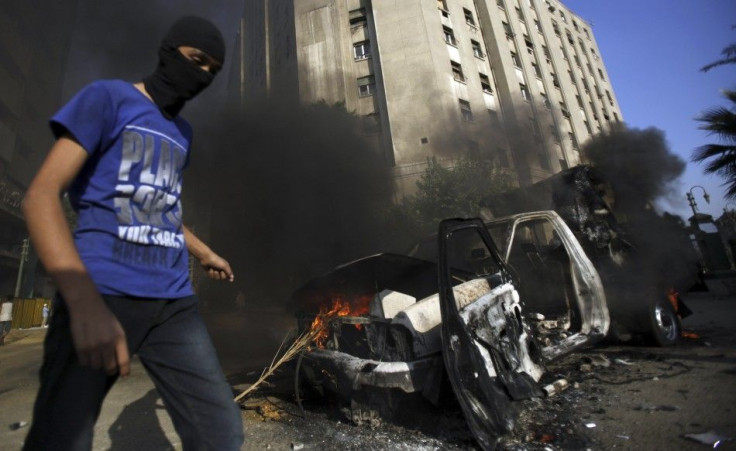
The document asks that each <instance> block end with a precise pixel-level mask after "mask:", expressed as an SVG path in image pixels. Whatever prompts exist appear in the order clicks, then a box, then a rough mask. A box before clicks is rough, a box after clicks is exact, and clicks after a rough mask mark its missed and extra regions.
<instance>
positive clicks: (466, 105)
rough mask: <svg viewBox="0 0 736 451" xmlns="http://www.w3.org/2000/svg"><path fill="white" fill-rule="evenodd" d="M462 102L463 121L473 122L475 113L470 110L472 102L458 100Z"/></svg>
mask: <svg viewBox="0 0 736 451" xmlns="http://www.w3.org/2000/svg"><path fill="white" fill-rule="evenodd" d="M458 101H459V102H460V114H462V116H463V120H466V121H472V120H473V111H472V110H471V109H470V102H468V101H467V100H463V99H458Z"/></svg>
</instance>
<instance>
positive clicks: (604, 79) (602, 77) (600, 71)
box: [598, 68, 606, 81]
mask: <svg viewBox="0 0 736 451" xmlns="http://www.w3.org/2000/svg"><path fill="white" fill-rule="evenodd" d="M598 75H599V76H600V77H601V80H603V81H606V77H604V76H603V71H602V70H601V69H600V68H599V69H598Z"/></svg>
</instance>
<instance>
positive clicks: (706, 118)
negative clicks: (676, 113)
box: [692, 43, 736, 199]
mask: <svg viewBox="0 0 736 451" xmlns="http://www.w3.org/2000/svg"><path fill="white" fill-rule="evenodd" d="M721 54H722V55H723V58H722V59H720V60H718V61H715V62H713V63H711V64H708V65H706V66H704V67H702V68H701V70H702V71H703V72H707V71H709V70H710V69H713V68H714V67H718V66H723V65H726V64H736V43H734V44H731V45H729V46H728V47H726V48H725V49H723V51H722V52H721ZM723 96H724V97H725V98H726V99H727V100H728V101H729V102H730V104H731V107H730V108H729V107H723V106H721V107H714V108H711V109H708V110H706V111H705V112H703V113H702V114H701V115H700V116H698V117H696V118H695V119H696V120H697V121H699V122H701V123H702V125H701V126H700V127H699V128H700V129H701V130H706V131H708V132H709V133H710V134H711V135H715V136H716V137H717V138H718V140H719V141H720V143H716V144H706V145H704V146H700V147H698V148H696V149H695V150H694V151H693V156H692V159H693V161H695V162H697V163H704V162H707V164H706V166H705V168H704V171H705V172H706V173H707V174H717V175H718V176H720V177H721V178H723V179H724V180H725V185H726V197H728V198H731V199H734V198H736V91H732V90H724V91H723Z"/></svg>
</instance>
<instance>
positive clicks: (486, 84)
mask: <svg viewBox="0 0 736 451" xmlns="http://www.w3.org/2000/svg"><path fill="white" fill-rule="evenodd" d="M478 76H479V77H480V86H481V88H483V92H487V93H488V94H493V89H492V88H491V80H490V79H489V78H488V75H486V74H478Z"/></svg>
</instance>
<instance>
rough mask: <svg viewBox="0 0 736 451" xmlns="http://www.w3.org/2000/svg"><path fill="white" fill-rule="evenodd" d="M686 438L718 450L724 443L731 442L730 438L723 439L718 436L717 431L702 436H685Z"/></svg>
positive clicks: (704, 433) (701, 434)
mask: <svg viewBox="0 0 736 451" xmlns="http://www.w3.org/2000/svg"><path fill="white" fill-rule="evenodd" d="M684 437H685V438H689V439H690V440H694V441H696V442H698V443H702V444H703V445H708V446H712V447H713V448H718V447H719V446H721V445H722V444H723V442H727V441H731V438H730V437H723V436H721V435H718V434H717V433H716V432H715V431H708V432H703V433H700V434H685V435H684Z"/></svg>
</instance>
